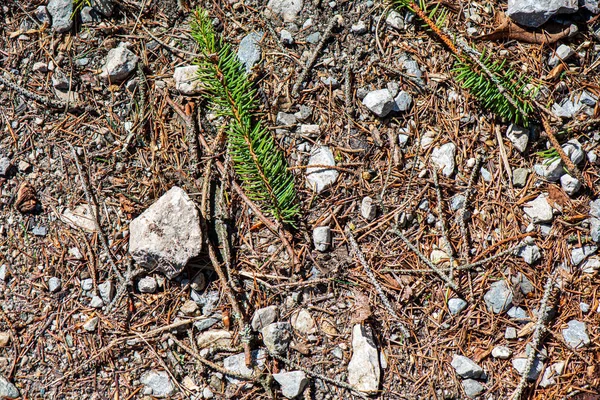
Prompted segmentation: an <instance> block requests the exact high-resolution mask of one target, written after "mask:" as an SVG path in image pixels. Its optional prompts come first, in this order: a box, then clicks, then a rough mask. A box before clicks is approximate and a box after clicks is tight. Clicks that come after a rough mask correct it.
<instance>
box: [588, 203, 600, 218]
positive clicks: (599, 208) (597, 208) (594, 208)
mask: <svg viewBox="0 0 600 400" xmlns="http://www.w3.org/2000/svg"><path fill="white" fill-rule="evenodd" d="M590 215H591V216H592V217H596V218H600V199H597V200H594V201H590Z"/></svg>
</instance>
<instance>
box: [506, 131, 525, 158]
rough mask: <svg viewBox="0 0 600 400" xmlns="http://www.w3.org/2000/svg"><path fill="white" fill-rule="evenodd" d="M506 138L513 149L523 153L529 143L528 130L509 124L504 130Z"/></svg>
mask: <svg viewBox="0 0 600 400" xmlns="http://www.w3.org/2000/svg"><path fill="white" fill-rule="evenodd" d="M506 136H507V137H508V139H509V140H510V141H511V142H512V144H513V146H515V149H517V150H519V151H520V152H521V153H523V152H524V151H525V150H526V149H527V144H528V143H529V129H526V128H523V127H520V126H517V125H515V124H510V125H509V127H508V129H507V130H506Z"/></svg>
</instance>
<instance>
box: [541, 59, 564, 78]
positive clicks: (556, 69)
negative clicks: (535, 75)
mask: <svg viewBox="0 0 600 400" xmlns="http://www.w3.org/2000/svg"><path fill="white" fill-rule="evenodd" d="M566 69H567V67H566V66H565V63H559V64H558V65H557V66H556V67H554V68H552V71H550V72H549V73H548V75H546V76H545V77H544V79H545V80H547V81H554V80H556V79H558V78H559V77H560V74H562V73H563V71H565V70H566Z"/></svg>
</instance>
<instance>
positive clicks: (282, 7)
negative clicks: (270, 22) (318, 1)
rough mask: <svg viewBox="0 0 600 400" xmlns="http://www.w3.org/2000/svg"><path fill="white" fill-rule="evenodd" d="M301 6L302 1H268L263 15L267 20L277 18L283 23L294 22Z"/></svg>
mask: <svg viewBox="0 0 600 400" xmlns="http://www.w3.org/2000/svg"><path fill="white" fill-rule="evenodd" d="M303 5H304V2H303V1H302V0H269V3H268V4H267V9H266V10H265V15H266V16H267V17H269V18H272V17H273V16H277V17H279V18H281V19H283V21H284V22H294V20H295V19H296V17H297V16H298V14H299V13H300V11H302V6H303Z"/></svg>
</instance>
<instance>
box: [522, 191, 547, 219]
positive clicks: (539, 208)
mask: <svg viewBox="0 0 600 400" xmlns="http://www.w3.org/2000/svg"><path fill="white" fill-rule="evenodd" d="M523 211H524V212H525V214H527V215H528V216H529V218H531V222H533V223H534V224H541V223H544V222H551V221H552V218H553V217H554V214H553V212H552V207H551V206H550V204H549V203H548V199H547V196H546V195H545V194H541V195H539V196H538V197H537V198H536V199H535V200H532V201H530V202H528V203H526V204H525V207H524V208H523Z"/></svg>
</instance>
